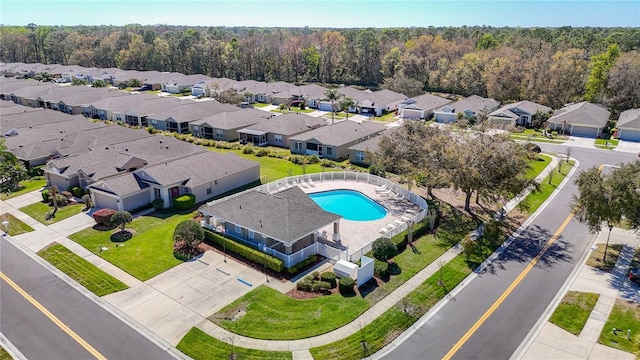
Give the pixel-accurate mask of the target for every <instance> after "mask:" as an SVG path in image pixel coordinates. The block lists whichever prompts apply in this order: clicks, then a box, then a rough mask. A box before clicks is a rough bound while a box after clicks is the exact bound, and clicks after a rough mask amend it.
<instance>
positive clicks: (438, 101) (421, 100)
mask: <svg viewBox="0 0 640 360" xmlns="http://www.w3.org/2000/svg"><path fill="white" fill-rule="evenodd" d="M412 99H413V100H414V101H415V103H414V105H415V106H416V107H418V108H420V109H422V110H434V109H437V108H439V107H441V106H444V105H446V104H448V103H450V102H451V100H449V99H445V98H441V97H439V96H435V95H431V94H422V95H420V96H416V97H414V98H412Z"/></svg>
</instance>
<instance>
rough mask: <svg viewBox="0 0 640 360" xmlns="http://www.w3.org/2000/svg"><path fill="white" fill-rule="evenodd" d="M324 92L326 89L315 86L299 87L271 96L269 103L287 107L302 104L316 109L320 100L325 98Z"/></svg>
mask: <svg viewBox="0 0 640 360" xmlns="http://www.w3.org/2000/svg"><path fill="white" fill-rule="evenodd" d="M326 90H327V88H326V87H324V86H320V85H316V84H307V85H300V86H296V87H293V88H289V89H287V90H284V91H280V92H278V93H275V94H273V95H271V103H272V104H273V105H279V104H287V105H289V106H293V105H298V104H300V103H304V104H305V105H306V106H308V107H311V108H317V107H318V103H319V102H320V100H322V99H324V98H325V95H324V92H325V91H326Z"/></svg>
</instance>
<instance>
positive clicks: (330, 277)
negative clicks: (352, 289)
mask: <svg viewBox="0 0 640 360" xmlns="http://www.w3.org/2000/svg"><path fill="white" fill-rule="evenodd" d="M320 280H322V281H326V282H328V283H329V284H331V288H332V289H333V288H334V287H336V286H337V285H338V284H337V282H336V274H334V273H332V272H324V273H322V274H321V275H320Z"/></svg>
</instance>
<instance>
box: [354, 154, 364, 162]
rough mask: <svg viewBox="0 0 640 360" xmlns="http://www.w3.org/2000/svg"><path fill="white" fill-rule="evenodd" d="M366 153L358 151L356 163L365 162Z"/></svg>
mask: <svg viewBox="0 0 640 360" xmlns="http://www.w3.org/2000/svg"><path fill="white" fill-rule="evenodd" d="M364 156H365V153H364V151H356V161H359V162H364Z"/></svg>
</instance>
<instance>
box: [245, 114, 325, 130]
mask: <svg viewBox="0 0 640 360" xmlns="http://www.w3.org/2000/svg"><path fill="white" fill-rule="evenodd" d="M326 124H327V122H326V120H324V119H323V118H316V117H313V116H309V115H305V114H296V113H287V114H284V115H278V116H276V117H273V118H271V119H270V120H267V121H263V122H261V123H258V124H255V125H252V126H249V127H246V128H244V129H241V130H238V132H244V131H243V130H256V131H262V132H267V133H273V134H281V135H287V136H288V135H294V134H299V133H301V132H304V131H309V130H312V129H315V128H318V127H320V126H324V125H326Z"/></svg>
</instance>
